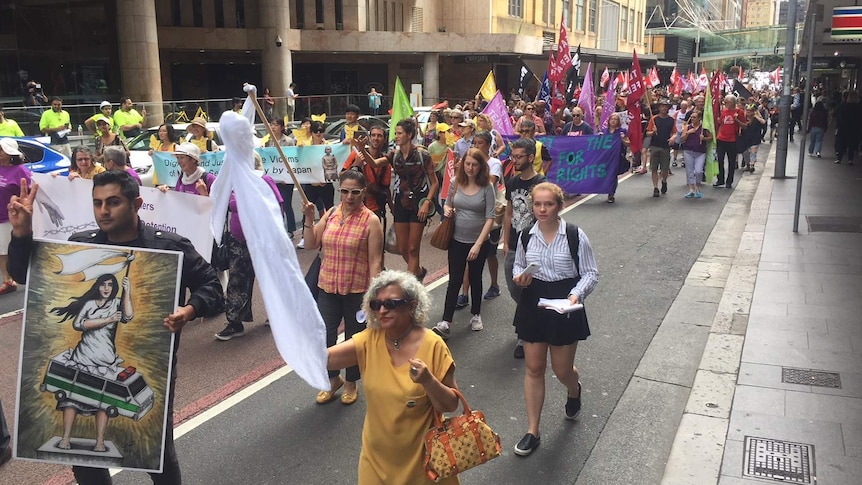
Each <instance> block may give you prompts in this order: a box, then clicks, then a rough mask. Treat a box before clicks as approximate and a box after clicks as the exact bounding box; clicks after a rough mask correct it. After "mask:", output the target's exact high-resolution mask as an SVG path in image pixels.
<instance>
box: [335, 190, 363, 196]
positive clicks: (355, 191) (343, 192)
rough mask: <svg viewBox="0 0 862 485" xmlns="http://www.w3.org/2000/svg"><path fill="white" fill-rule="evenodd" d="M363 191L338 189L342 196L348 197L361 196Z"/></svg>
mask: <svg viewBox="0 0 862 485" xmlns="http://www.w3.org/2000/svg"><path fill="white" fill-rule="evenodd" d="M362 190H363V189H338V191H339V192H341V195H347V194H350V195H353V196H356V195H359V194H361V193H362Z"/></svg>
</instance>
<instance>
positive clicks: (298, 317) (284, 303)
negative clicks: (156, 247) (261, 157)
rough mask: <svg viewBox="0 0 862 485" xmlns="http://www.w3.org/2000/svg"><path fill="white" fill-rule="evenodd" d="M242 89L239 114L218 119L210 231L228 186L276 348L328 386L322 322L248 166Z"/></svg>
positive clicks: (218, 223)
mask: <svg viewBox="0 0 862 485" xmlns="http://www.w3.org/2000/svg"><path fill="white" fill-rule="evenodd" d="M243 90H244V91H245V92H247V93H249V98H247V99H246V101H245V103H244V104H243V109H242V115H240V114H238V113H235V112H233V111H225V112H224V113H223V114H222V115H221V118H220V119H219V125H220V132H221V137H222V140H224V144H225V155H224V164H223V165H222V167H221V171H220V172H219V176H218V178H217V179H216V181H215V182H214V183H213V186H212V190H211V191H210V198H211V199H212V201H213V209H212V218H211V220H210V226H211V229H212V233H213V236H214V237H215V239H216V241H219V240H220V239H221V235H222V230H223V227H224V223H225V217H224V215H225V213H226V211H227V208H228V202H230V194H231V192H233V193H234V194H235V195H236V203H237V207H238V208H239V211H238V212H239V219H240V222H241V223H242V229H243V232H244V233H245V237H246V241H247V243H248V250H249V253H251V261H252V264H253V266H254V272H255V276H256V277H257V279H258V282H259V283H260V290H261V293H262V294H263V303H264V305H265V306H266V312H267V315H268V316H269V321H270V322H271V328H272V334H273V337H274V338H275V344H276V346H277V347H278V352H279V353H280V354H281V358H282V359H284V361H285V362H286V363H287V364H288V365H289V366H290V367H291V368H292V369H293V370H294V371H296V373H297V375H299V376H300V377H301V378H303V379H305V381H306V382H307V383H309V384H310V385H311V386H312V387H314V388H316V389H319V390H322V391H325V390H329V388H330V387H331V386H330V383H329V377H328V375H327V373H326V326H325V325H324V323H323V318H322V317H321V316H320V312H319V311H318V310H317V304H316V303H315V301H314V299H313V298H312V296H311V292H310V291H308V287H307V286H306V284H305V279H304V277H303V274H302V271H301V269H300V267H299V262H298V261H297V260H296V251H295V250H294V248H293V244H291V243H290V240H289V239H288V237H287V231H286V230H285V229H284V222H283V220H282V216H281V209H280V208H279V204H278V202H277V201H276V199H275V195H274V194H273V193H272V189H271V188H270V187H269V185H267V183H266V182H265V181H264V180H263V179H262V178H261V177H260V173H259V172H255V170H254V148H255V144H254V135H253V133H254V131H253V129H252V126H253V123H254V114H255V108H254V104H253V102H252V100H251V96H255V95H256V90H255V87H254V86H252V85H250V84H246V85H245V86H244V87H243Z"/></svg>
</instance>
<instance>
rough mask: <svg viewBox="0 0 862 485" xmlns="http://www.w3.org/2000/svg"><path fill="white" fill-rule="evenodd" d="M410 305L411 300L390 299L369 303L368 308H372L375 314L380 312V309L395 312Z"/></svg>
mask: <svg viewBox="0 0 862 485" xmlns="http://www.w3.org/2000/svg"><path fill="white" fill-rule="evenodd" d="M408 303H410V300H408V299H406V298H399V299H397V300H395V299H388V300H371V301H369V302H368V306H370V307H371V309H372V310H374V311H375V312H376V311H377V310H380V308H386V309H387V310H394V309H396V308H398V307H402V306H404V305H406V304H408Z"/></svg>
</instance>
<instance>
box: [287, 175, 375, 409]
mask: <svg viewBox="0 0 862 485" xmlns="http://www.w3.org/2000/svg"><path fill="white" fill-rule="evenodd" d="M338 182H339V187H340V188H339V191H340V193H341V203H340V204H338V205H337V206H335V207H333V208H331V209H329V210H328V211H327V212H326V213H325V214H324V215H323V217H321V218H320V221H319V222H318V223H317V224H316V225H313V226H312V225H311V224H308V223H305V224H303V228H302V231H303V237H304V238H305V247H306V248H307V249H315V248H318V247H319V248H320V249H321V257H322V260H321V265H320V277H319V279H318V283H317V285H318V287H319V288H320V293H319V296H318V298H317V307H318V309H319V310H320V314H321V316H323V321H324V322H325V323H326V346H327V347H332V346H333V345H335V342H336V340H337V339H338V325H339V324H340V323H341V320H342V319H344V338H345V340H346V339H349V338H350V337H352V336H353V334H355V333H357V332H361V331H362V330H363V329H364V326H363V325H362V324H363V323H364V320H365V319H364V318H362V317H361V316H360V315H357V312H359V310H360V308H361V306H362V296H363V294H364V293H365V291H366V290H368V285H369V283H370V282H371V279H372V278H374V277H375V276H377V274H378V273H380V270H381V269H382V267H383V227H382V225H381V224H380V219H379V218H378V217H377V216H376V215H375V214H374V212H372V211H371V210H369V209H368V208H367V207H365V204H364V199H365V191H366V180H365V175H363V174H362V173H361V172H359V171H356V170H345V171H344V172H342V173H341V176H340V177H339V178H338ZM314 211H315V206H314V204H313V203H308V204H305V205H304V206H303V208H302V212H303V213H304V214H305V220H306V221H313V220H314ZM359 320H361V321H362V323H360V322H359ZM345 378H346V381H347V382H346V383H345V381H344V380H343V379H342V378H341V373H340V371H337V370H336V371H330V372H329V381H330V384H331V386H332V387H331V388H330V390H329V391H321V392H319V393H318V394H317V403H318V404H326V403H328V402H331V401H332V400H333V399H335V393H336V392H337V391H338V390H339V389H340V388H341V387H342V386H344V392H342V394H341V402H342V403H343V404H353V403H355V402H356V399H357V398H358V396H359V390H358V389H357V385H356V381H358V380H359V367H358V366H352V367H348V368H347V370H346V375H345Z"/></svg>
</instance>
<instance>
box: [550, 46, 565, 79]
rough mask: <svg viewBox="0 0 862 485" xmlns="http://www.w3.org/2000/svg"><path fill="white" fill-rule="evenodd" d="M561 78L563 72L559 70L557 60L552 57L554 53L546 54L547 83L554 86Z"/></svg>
mask: <svg viewBox="0 0 862 485" xmlns="http://www.w3.org/2000/svg"><path fill="white" fill-rule="evenodd" d="M562 78H563V70H562V69H560V67H559V64H558V63H557V58H556V57H555V56H554V51H550V52H548V81H550V82H551V85H554V84H556V83H557V81H559V80H560V79H562Z"/></svg>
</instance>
